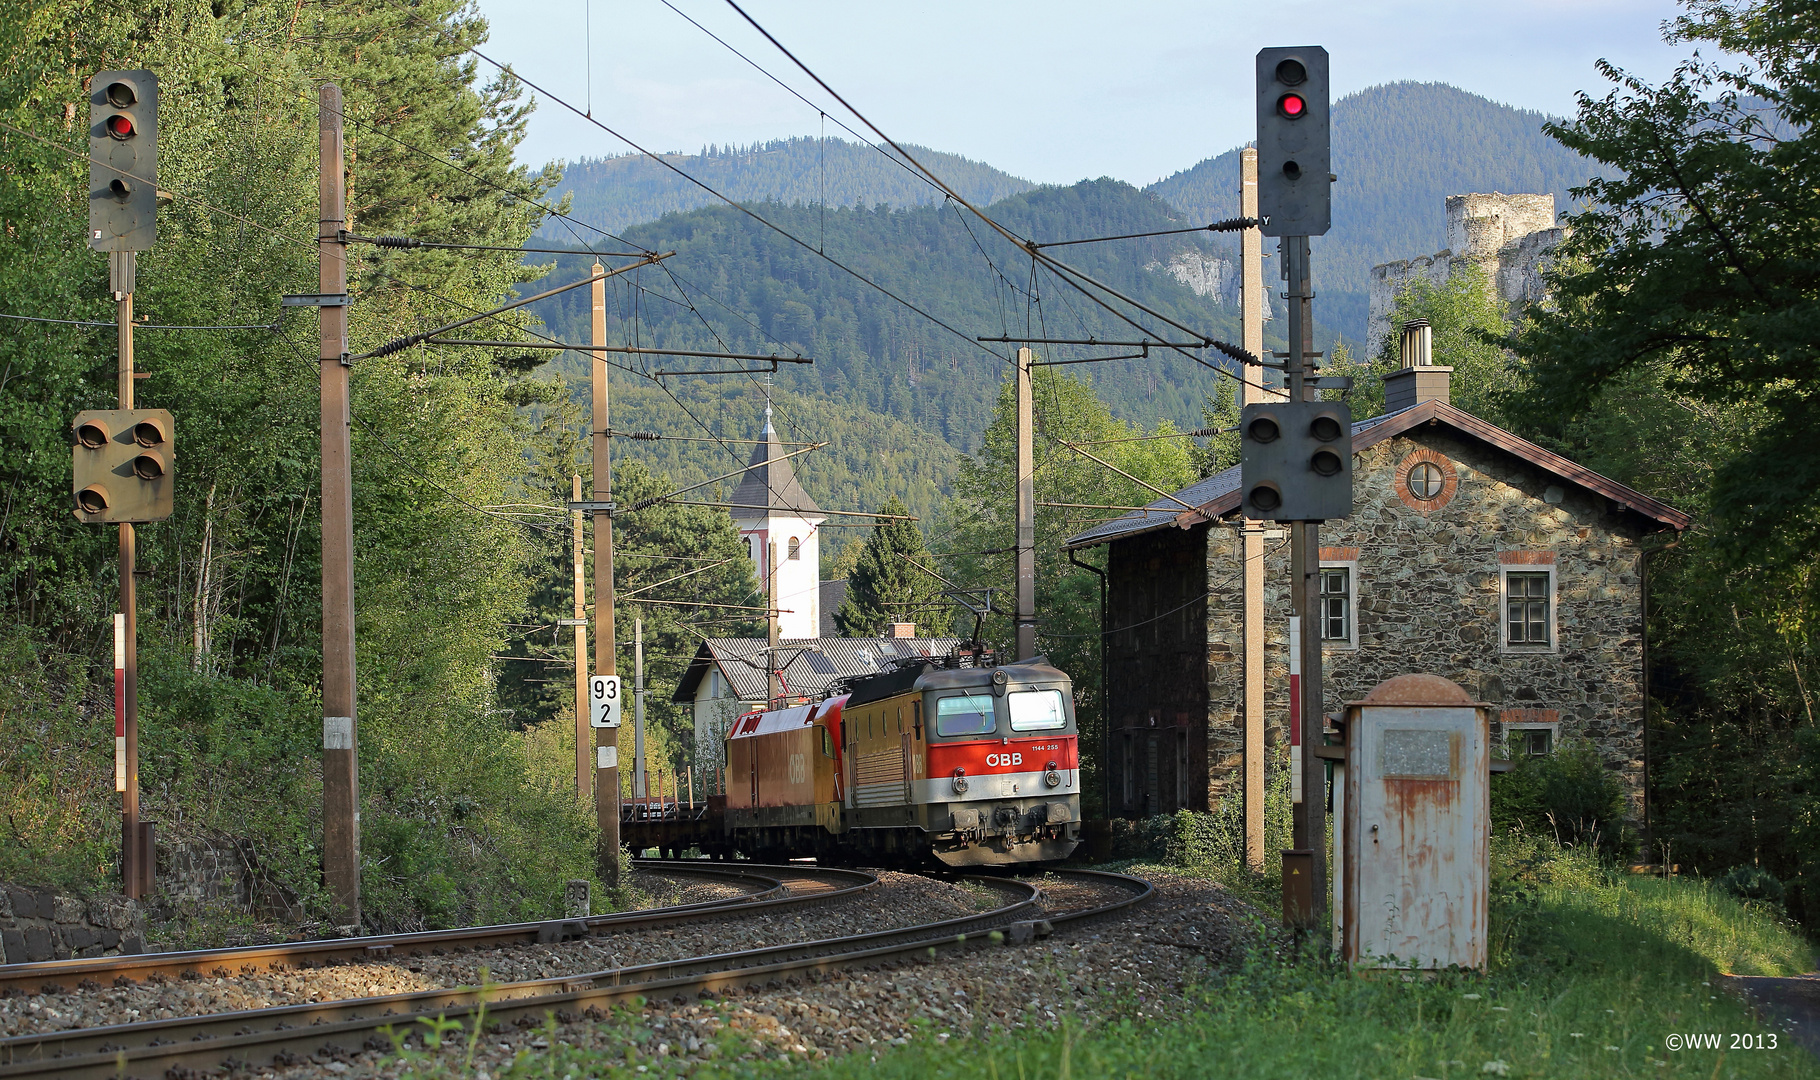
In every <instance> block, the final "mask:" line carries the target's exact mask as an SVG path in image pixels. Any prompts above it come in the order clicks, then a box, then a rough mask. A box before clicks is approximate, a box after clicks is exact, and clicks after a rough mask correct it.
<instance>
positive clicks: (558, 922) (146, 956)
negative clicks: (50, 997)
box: [0, 859, 876, 994]
mask: <svg viewBox="0 0 1820 1080" xmlns="http://www.w3.org/2000/svg"><path fill="white" fill-rule="evenodd" d="M634 865H635V866H636V867H637V868H638V869H640V870H645V871H650V872H654V873H660V874H662V875H664V876H667V877H683V876H692V877H700V878H707V879H711V880H715V881H720V882H724V883H727V884H732V885H743V886H745V887H747V888H748V889H749V890H750V891H748V892H746V893H744V894H742V895H739V896H732V897H727V898H724V899H720V900H708V901H703V902H700V903H694V904H678V905H672V906H669V907H661V908H647V909H644V910H640V911H620V912H614V913H612V914H608V915H590V916H587V917H586V918H575V919H544V920H540V921H538V922H526V923H504V924H500V925H495V926H469V927H462V928H460V929H456V930H429V931H423V932H420V933H411V934H386V935H379V936H373V937H354V938H330V939H325V940H320V941H299V942H281V943H277V944H272V945H249V946H243V947H239V948H230V949H198V950H191V951H184V952H160V953H138V954H133V955H128V956H109V957H95V958H93V959H82V960H49V961H45V962H43V963H37V964H4V965H0V994H5V993H7V992H9V991H22V992H24V993H28V994H36V993H52V994H56V993H62V992H63V990H64V989H65V988H67V987H73V986H79V985H81V984H82V983H83V982H84V980H93V981H95V982H98V983H100V984H102V985H108V984H114V985H118V983H117V982H116V980H118V979H123V978H124V979H131V980H133V981H134V982H143V981H145V980H147V979H155V978H172V979H175V978H190V979H194V978H197V977H199V976H211V977H219V976H225V975H252V974H256V973H258V972H262V971H285V970H296V969H307V968H319V967H325V966H335V965H339V964H347V963H354V962H357V961H361V960H378V959H387V958H391V957H402V956H414V955H418V954H421V953H426V952H430V951H432V950H435V949H442V950H445V951H446V950H451V949H470V950H472V949H485V948H496V947H498V946H502V945H516V944H526V943H536V944H546V943H550V942H556V941H570V940H574V939H576V938H580V937H588V936H593V935H595V934H598V933H600V932H603V931H606V930H616V929H633V928H638V927H646V926H661V925H668V924H674V923H679V922H685V921H688V920H689V919H691V918H700V917H706V916H709V915H720V914H724V913H726V912H727V911H729V910H741V911H743V910H747V909H749V908H753V907H757V908H761V909H763V908H778V907H788V906H791V905H793V904H802V903H805V902H814V901H818V900H824V899H833V898H834V897H836V896H848V895H852V894H853V893H855V892H860V891H864V890H866V889H870V888H872V887H873V885H874V884H875V883H876V881H875V879H871V878H870V875H860V874H854V873H853V872H852V871H829V875H830V876H829V877H828V878H826V879H824V880H826V881H827V882H828V884H827V885H826V886H825V887H824V888H820V889H817V888H814V887H810V888H798V889H797V890H796V891H795V892H792V891H791V890H790V889H789V888H788V887H786V885H785V884H784V878H791V877H794V878H799V879H800V878H802V877H804V874H803V871H802V870H801V868H797V867H785V866H767V865H764V864H759V863H719V864H714V863H708V864H702V865H689V864H683V863H676V862H664V861H661V860H644V859H639V860H634ZM842 874H851V875H852V877H851V878H850V879H846V880H844V881H842V882H840V883H837V882H836V879H837V878H839V877H840V875H842ZM779 875H782V876H781V877H780V876H779Z"/></svg>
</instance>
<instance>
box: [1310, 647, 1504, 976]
mask: <svg viewBox="0 0 1820 1080" xmlns="http://www.w3.org/2000/svg"><path fill="white" fill-rule="evenodd" d="M1345 733H1346V735H1345V742H1346V749H1345V757H1344V763H1343V766H1342V767H1341V768H1340V769H1339V772H1340V774H1341V775H1339V776H1336V777H1335V781H1336V783H1335V799H1336V803H1337V804H1338V805H1336V806H1335V807H1334V823H1335V833H1336V835H1335V837H1334V847H1335V849H1336V850H1337V851H1339V852H1340V853H1341V858H1340V859H1339V860H1337V870H1338V872H1337V873H1336V874H1335V875H1334V880H1333V890H1334V901H1335V903H1334V909H1333V910H1334V944H1335V946H1336V947H1337V948H1338V949H1339V951H1340V955H1341V956H1342V957H1343V958H1344V959H1346V960H1347V961H1349V962H1352V963H1354V964H1357V965H1360V966H1379V967H1398V968H1411V969H1436V968H1445V967H1449V966H1454V965H1458V966H1460V967H1469V968H1480V969H1483V968H1484V967H1485V963H1486V950H1487V938H1488V934H1489V927H1488V925H1487V905H1488V903H1489V887H1490V880H1489V879H1490V872H1489V866H1488V855H1489V853H1488V850H1487V845H1488V840H1489V835H1490V831H1491V784H1490V755H1491V745H1490V744H1491V733H1490V724H1489V713H1488V710H1487V708H1486V706H1485V705H1484V704H1482V703H1480V702H1475V701H1473V700H1472V698H1471V696H1470V695H1469V694H1467V692H1466V691H1465V690H1463V689H1461V688H1460V686H1459V685H1458V684H1456V683H1453V682H1451V681H1449V680H1447V679H1444V678H1441V677H1439V676H1435V675H1400V676H1397V677H1396V678H1394V679H1389V680H1386V681H1385V682H1382V683H1380V684H1378V686H1377V687H1376V688H1374V689H1373V690H1372V691H1371V693H1370V694H1368V695H1367V696H1366V697H1365V699H1364V700H1363V701H1358V702H1353V703H1351V704H1349V705H1348V706H1347V708H1346V727H1345Z"/></svg>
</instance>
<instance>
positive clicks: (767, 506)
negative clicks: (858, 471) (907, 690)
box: [731, 405, 827, 638]
mask: <svg viewBox="0 0 1820 1080" xmlns="http://www.w3.org/2000/svg"><path fill="white" fill-rule="evenodd" d="M761 438H762V439H763V441H762V442H760V443H759V444H758V447H757V448H756V449H754V450H753V451H752V460H751V462H750V463H749V464H748V466H747V468H746V475H745V476H744V477H743V478H742V479H741V480H740V482H739V488H738V489H737V490H735V491H734V492H733V498H732V500H731V501H732V503H733V511H732V513H733V523H734V524H735V525H737V526H738V527H739V535H740V538H741V539H743V540H744V541H745V543H746V551H747V553H748V554H750V555H751V556H752V566H753V568H754V569H756V570H757V571H758V582H759V587H760V588H763V587H764V585H765V583H766V582H767V580H768V578H767V577H766V574H767V572H768V571H769V569H770V568H769V567H768V566H767V565H766V563H765V560H766V558H767V553H768V552H770V551H771V550H773V549H772V548H771V545H773V544H775V545H776V548H775V550H776V552H777V596H776V597H775V598H774V602H775V606H776V607H777V608H778V609H780V611H781V612H782V614H780V615H779V616H778V617H777V621H778V634H779V636H781V637H785V638H814V637H820V636H821V624H822V613H821V583H822V582H821V578H822V574H821V543H820V542H819V540H818V539H817V535H816V527H817V526H819V525H820V524H821V523H822V522H824V521H826V520H827V515H826V514H823V513H822V510H821V507H819V506H817V505H815V500H814V499H811V498H810V497H809V493H808V492H806V491H804V490H803V486H802V485H801V484H800V483H798V482H797V480H796V470H795V469H793V468H791V465H790V462H789V460H787V459H785V458H784V456H783V455H784V453H785V451H784V448H783V443H781V442H779V441H778V438H777V430H776V429H775V428H773V427H772V426H771V406H770V405H766V406H765V431H764V434H763V436H761Z"/></svg>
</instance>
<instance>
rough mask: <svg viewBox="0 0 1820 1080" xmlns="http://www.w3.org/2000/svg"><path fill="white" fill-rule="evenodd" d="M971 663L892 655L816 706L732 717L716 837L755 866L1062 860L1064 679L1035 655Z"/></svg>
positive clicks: (1075, 808)
mask: <svg viewBox="0 0 1820 1080" xmlns="http://www.w3.org/2000/svg"><path fill="white" fill-rule="evenodd" d="M978 659H980V656H979V654H965V653H963V654H959V655H958V656H955V657H948V658H942V659H935V660H930V659H927V658H923V659H920V660H917V661H911V662H900V664H901V666H899V667H897V668H896V669H895V670H891V671H886V672H882V673H880V674H878V675H872V676H867V677H864V678H860V679H856V680H852V681H851V682H849V683H848V684H847V687H846V690H847V692H846V693H843V694H840V695H838V696H835V697H830V698H828V699H827V700H825V701H819V702H815V703H813V704H805V705H798V706H795V707H792V708H783V709H775V710H771V711H766V712H753V713H747V714H746V715H744V716H742V717H740V718H739V720H738V721H736V722H735V723H734V725H733V727H732V729H731V731H729V733H728V735H727V744H726V759H725V760H726V762H727V795H726V805H725V809H724V811H723V813H724V821H723V829H724V832H723V837H724V841H725V845H726V846H727V847H730V848H731V849H732V850H734V851H738V852H740V853H741V854H744V855H747V856H750V857H752V858H757V859H765V860H779V859H785V858H790V857H801V856H809V855H813V856H816V857H819V858H823V859H828V860H851V859H857V860H861V861H876V862H899V863H914V862H922V861H926V860H927V859H928V858H930V857H933V858H934V859H937V860H940V861H941V862H943V863H946V864H947V865H949V866H957V867H964V866H987V865H1015V864H1022V863H1035V862H1048V861H1051V860H1057V859H1063V858H1066V857H1067V856H1068V855H1069V854H1071V853H1072V852H1073V851H1074V848H1075V845H1076V844H1077V843H1078V841H1079V835H1080V820H1081V812H1080V811H1081V796H1080V786H1081V782H1080V753H1079V739H1078V734H1077V729H1076V727H1075V717H1074V695H1073V687H1072V684H1071V683H1070V682H1069V679H1068V676H1067V675H1066V674H1064V673H1063V672H1061V671H1060V670H1058V669H1056V668H1053V667H1050V666H1049V665H1048V664H1047V663H1044V662H1043V661H1042V660H1041V659H1040V658H1039V659H1037V660H1031V661H1026V662H1023V663H1016V664H1003V665H991V664H990V663H989V662H988V663H987V664H979V663H977V661H978ZM970 661H971V663H970Z"/></svg>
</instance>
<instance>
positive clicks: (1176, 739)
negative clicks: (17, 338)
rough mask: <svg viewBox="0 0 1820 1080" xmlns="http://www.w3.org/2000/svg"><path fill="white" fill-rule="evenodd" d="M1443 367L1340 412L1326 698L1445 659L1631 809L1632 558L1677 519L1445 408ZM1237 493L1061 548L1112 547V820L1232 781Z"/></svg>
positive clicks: (1270, 599) (1516, 744)
mask: <svg viewBox="0 0 1820 1080" xmlns="http://www.w3.org/2000/svg"><path fill="white" fill-rule="evenodd" d="M1450 376H1451V369H1450V368H1446V367H1438V366H1431V365H1427V364H1421V363H1417V364H1414V365H1412V366H1411V367H1406V368H1405V369H1403V370H1402V371H1399V372H1397V373H1394V374H1392V375H1391V376H1389V377H1388V378H1387V380H1386V396H1387V398H1388V400H1389V404H1390V411H1388V412H1387V413H1386V414H1385V415H1383V416H1379V417H1374V418H1372V419H1370V420H1365V421H1361V422H1359V423H1355V424H1354V425H1353V443H1352V447H1353V512H1352V516H1351V517H1350V518H1348V519H1346V520H1344V521H1330V522H1327V523H1325V524H1324V525H1323V526H1322V527H1321V533H1320V544H1321V551H1320V558H1321V570H1320V585H1321V596H1320V609H1319V613H1318V618H1317V619H1316V620H1315V622H1316V623H1317V624H1318V632H1319V633H1320V635H1321V639H1322V645H1323V648H1322V654H1323V669H1322V670H1323V675H1324V679H1325V682H1324V690H1325V696H1326V703H1325V711H1326V712H1327V713H1328V714H1329V715H1337V714H1339V713H1340V712H1341V710H1342V708H1343V707H1344V704H1345V703H1346V702H1348V701H1357V700H1359V699H1361V698H1363V697H1364V696H1365V694H1366V693H1367V692H1368V691H1370V689H1371V688H1372V687H1373V686H1376V685H1377V684H1378V683H1379V682H1381V681H1383V680H1384V679H1387V678H1389V677H1391V676H1394V675H1399V674H1405V673H1411V672H1422V673H1428V674H1434V675H1442V676H1445V677H1447V678H1449V679H1452V680H1453V681H1454V682H1456V683H1459V684H1460V685H1461V686H1464V687H1466V688H1467V689H1468V690H1469V691H1471V692H1473V693H1474V694H1475V695H1476V696H1477V697H1478V698H1480V699H1481V700H1484V701H1486V702H1489V703H1490V704H1491V705H1492V706H1493V709H1494V714H1493V719H1494V725H1495V726H1494V737H1497V738H1501V739H1503V740H1505V742H1506V744H1507V745H1508V746H1509V747H1510V748H1511V749H1512V750H1513V751H1515V752H1517V753H1549V752H1551V751H1552V750H1553V748H1554V747H1555V746H1556V745H1558V744H1559V742H1560V740H1561V739H1563V738H1567V737H1583V738H1586V739H1589V740H1591V741H1592V743H1593V744H1594V746H1595V747H1596V748H1597V750H1598V753H1599V755H1600V756H1601V757H1602V758H1603V760H1604V762H1605V765H1606V767H1607V768H1609V769H1610V770H1611V771H1612V772H1613V773H1614V774H1615V775H1616V776H1617V777H1618V778H1619V780H1620V781H1621V784H1622V786H1623V789H1624V791H1625V792H1626V795H1627V798H1628V800H1629V806H1630V813H1631V816H1633V817H1635V818H1639V819H1640V818H1641V817H1642V816H1643V800H1644V790H1645V775H1646V770H1647V762H1648V743H1647V730H1646V726H1645V712H1644V700H1645V698H1646V696H1647V694H1648V673H1647V664H1646V658H1647V650H1648V645H1647V639H1646V634H1645V624H1644V615H1645V611H1646V603H1647V593H1646V589H1647V578H1646V575H1645V559H1646V557H1647V555H1648V554H1649V552H1650V551H1651V550H1652V549H1653V548H1656V547H1660V546H1661V544H1662V541H1661V540H1658V539H1656V538H1657V537H1660V536H1661V535H1662V534H1665V533H1667V534H1674V533H1677V532H1679V531H1680V530H1683V529H1686V528H1687V527H1688V526H1689V524H1690V523H1691V519H1690V518H1689V517H1688V515H1687V514H1685V513H1683V512H1681V511H1679V510H1677V509H1675V508H1674V507H1671V506H1669V505H1667V504H1665V503H1663V502H1661V501H1659V500H1656V499H1653V498H1650V497H1649V496H1647V495H1644V494H1642V493H1641V492H1638V491H1635V490H1633V489H1631V488H1629V487H1626V486H1625V485H1623V484H1620V483H1617V482H1616V481H1613V480H1610V479H1608V478H1606V477H1604V476H1600V475H1599V474H1597V473H1595V472H1593V471H1592V470H1590V469H1586V468H1584V467H1582V466H1580V465H1577V464H1575V463H1574V462H1572V461H1569V460H1568V459H1566V458H1564V457H1561V456H1560V455H1558V454H1554V453H1551V452H1549V451H1548V450H1545V449H1543V448H1542V447H1540V446H1537V445H1536V444H1534V443H1532V442H1529V441H1528V440H1526V439H1523V438H1520V437H1518V436H1517V435H1514V434H1512V433H1511V432H1508V431H1505V430H1504V429H1502V428H1500V427H1498V426H1496V425H1494V424H1491V423H1488V422H1486V421H1484V420H1482V419H1480V418H1478V417H1476V416H1473V415H1471V414H1469V413H1467V412H1464V411H1462V410H1460V409H1457V408H1454V407H1453V406H1452V405H1451V404H1450V403H1449V400H1448V399H1449V379H1450ZM1239 495H1240V491H1239V469H1238V468H1237V467H1234V468H1231V469H1227V470H1226V471H1224V472H1221V473H1219V474H1216V475H1214V476H1210V477H1207V478H1206V479H1204V480H1201V481H1199V482H1198V483H1196V484H1193V485H1191V486H1189V487H1187V488H1184V489H1183V490H1181V491H1179V492H1177V493H1176V497H1175V499H1159V500H1158V501H1156V502H1154V503H1151V504H1150V505H1149V507H1148V508H1146V509H1144V510H1140V511H1134V512H1132V513H1128V514H1126V515H1124V516H1123V517H1120V518H1116V519H1114V520H1111V521H1108V522H1105V523H1103V524H1101V525H1097V526H1095V527H1093V528H1091V529H1088V530H1086V531H1084V532H1082V533H1080V534H1078V535H1076V536H1073V537H1071V538H1069V539H1068V540H1067V541H1066V543H1065V547H1066V549H1068V550H1079V549H1084V548H1089V547H1093V546H1097V545H1101V544H1104V545H1106V546H1107V547H1108V548H1109V553H1108V558H1107V591H1106V597H1107V600H1106V605H1105V609H1104V611H1103V612H1102V613H1101V618H1102V620H1103V629H1104V634H1105V637H1104V638H1103V642H1104V648H1105V672H1106V699H1107V701H1108V710H1107V711H1108V725H1107V736H1106V739H1107V742H1106V745H1105V746H1103V747H1100V748H1097V749H1099V751H1100V752H1101V754H1102V755H1103V757H1102V760H1103V761H1104V763H1105V766H1106V768H1105V776H1106V779H1107V791H1106V798H1107V805H1108V807H1109V809H1110V812H1111V813H1112V814H1113V815H1115V816H1121V817H1142V816H1148V815H1151V814H1160V813H1169V812H1172V811H1174V810H1177V809H1183V808H1186V809H1193V810H1207V809H1210V808H1211V807H1213V806H1214V805H1217V804H1218V802H1219V801H1220V799H1221V798H1222V797H1223V796H1224V794H1225V793H1226V792H1227V791H1228V790H1229V789H1235V790H1236V785H1238V784H1240V783H1241V782H1242V776H1243V749H1244V730H1245V720H1246V717H1245V715H1244V709H1245V694H1244V681H1243V673H1244V670H1245V662H1246V656H1245V648H1246V634H1245V633H1244V598H1243V546H1242V542H1241V539H1240V533H1239V528H1238V527H1239V526H1240V525H1241V524H1242V523H1243V522H1242V520H1241V517H1240V514H1239ZM1182 504H1186V505H1187V506H1192V507H1194V509H1193V510H1184V509H1183V508H1182ZM1286 534H1287V529H1286V528H1283V529H1277V528H1275V527H1270V528H1268V529H1267V530H1266V532H1265V534H1264V535H1265V555H1264V560H1265V571H1264V579H1265V583H1266V584H1265V593H1264V610H1265V621H1264V634H1263V642H1264V644H1263V652H1264V671H1265V686H1266V688H1267V689H1266V693H1265V702H1264V722H1265V729H1266V733H1267V735H1266V738H1267V741H1268V742H1269V744H1271V746H1272V747H1273V748H1274V747H1279V746H1282V745H1284V744H1286V743H1287V741H1288V735H1287V721H1288V653H1287V651H1286V650H1287V646H1288V615H1289V592H1288V586H1289V551H1288V540H1287V535H1286ZM1088 749H1089V748H1086V747H1083V750H1084V751H1088ZM1274 752H1276V751H1274V750H1273V753H1274ZM1273 760H1274V759H1273Z"/></svg>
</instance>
